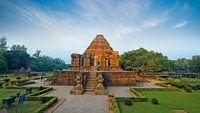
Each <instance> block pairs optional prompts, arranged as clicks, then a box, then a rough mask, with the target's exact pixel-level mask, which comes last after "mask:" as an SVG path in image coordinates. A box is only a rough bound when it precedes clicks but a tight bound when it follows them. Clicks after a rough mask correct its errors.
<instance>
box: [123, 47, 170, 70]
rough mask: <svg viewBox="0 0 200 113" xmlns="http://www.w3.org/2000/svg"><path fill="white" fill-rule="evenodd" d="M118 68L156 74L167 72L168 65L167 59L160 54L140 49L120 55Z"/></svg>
mask: <svg viewBox="0 0 200 113" xmlns="http://www.w3.org/2000/svg"><path fill="white" fill-rule="evenodd" d="M120 66H121V67H122V68H124V69H125V70H143V71H147V72H158V71H164V70H168V68H169V63H168V59H167V57H165V56H163V55H162V54H161V53H158V52H154V51H147V50H146V49H144V48H140V49H137V50H133V51H128V52H125V53H124V54H122V55H121V56H120Z"/></svg>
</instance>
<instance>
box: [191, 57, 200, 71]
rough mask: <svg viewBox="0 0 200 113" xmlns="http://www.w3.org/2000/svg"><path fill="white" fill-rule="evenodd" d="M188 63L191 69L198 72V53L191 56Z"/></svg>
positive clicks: (199, 58)
mask: <svg viewBox="0 0 200 113" xmlns="http://www.w3.org/2000/svg"><path fill="white" fill-rule="evenodd" d="M189 65H190V66H191V71H193V72H200V55H195V56H193V57H192V60H191V61H190V63H189Z"/></svg>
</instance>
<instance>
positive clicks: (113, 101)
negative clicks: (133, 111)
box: [112, 98, 120, 113]
mask: <svg viewBox="0 0 200 113" xmlns="http://www.w3.org/2000/svg"><path fill="white" fill-rule="evenodd" d="M112 107H113V111H114V113H120V110H119V106H118V103H117V100H116V98H112Z"/></svg>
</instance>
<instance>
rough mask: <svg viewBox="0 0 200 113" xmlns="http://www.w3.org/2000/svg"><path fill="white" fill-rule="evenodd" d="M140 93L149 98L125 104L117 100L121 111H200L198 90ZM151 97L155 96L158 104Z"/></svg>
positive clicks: (193, 112) (157, 112)
mask: <svg viewBox="0 0 200 113" xmlns="http://www.w3.org/2000/svg"><path fill="white" fill-rule="evenodd" d="M142 95H144V96H145V97H147V98H148V99H149V101H148V102H133V105H132V106H126V105H124V103H123V102H119V107H120V110H121V113H173V111H172V110H174V109H184V110H185V111H187V112H189V113H199V112H200V107H199V105H200V91H194V92H193V93H186V92H184V91H180V92H176V91H175V92H171V91H142ZM151 98H157V99H158V101H159V103H160V104H159V105H154V104H152V102H151Z"/></svg>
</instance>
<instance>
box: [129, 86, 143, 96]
mask: <svg viewBox="0 0 200 113" xmlns="http://www.w3.org/2000/svg"><path fill="white" fill-rule="evenodd" d="M138 89H139V88H138ZM142 89H143V88H142ZM136 90H137V89H134V88H130V91H131V92H132V93H133V94H134V95H135V96H136V98H145V97H144V96H143V95H142V94H141V93H139V92H138V90H137V91H136Z"/></svg>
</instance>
